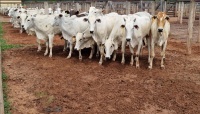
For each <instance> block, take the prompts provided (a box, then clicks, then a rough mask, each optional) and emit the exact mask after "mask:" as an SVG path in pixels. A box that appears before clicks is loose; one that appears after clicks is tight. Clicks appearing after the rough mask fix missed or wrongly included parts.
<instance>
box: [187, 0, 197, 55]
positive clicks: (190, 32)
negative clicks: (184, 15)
mask: <svg viewBox="0 0 200 114" xmlns="http://www.w3.org/2000/svg"><path fill="white" fill-rule="evenodd" d="M194 8H195V1H194V0H191V1H190V11H189V12H190V15H189V20H188V34H189V37H188V38H187V52H188V54H191V39H192V34H193V22H194V21H193V20H194V19H193V18H194Z"/></svg>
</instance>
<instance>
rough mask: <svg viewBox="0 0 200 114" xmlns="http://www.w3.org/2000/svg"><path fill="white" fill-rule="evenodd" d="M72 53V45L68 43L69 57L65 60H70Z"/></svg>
mask: <svg viewBox="0 0 200 114" xmlns="http://www.w3.org/2000/svg"><path fill="white" fill-rule="evenodd" d="M72 52H73V43H72V42H70V46H69V55H68V56H67V59H69V58H71V56H72Z"/></svg>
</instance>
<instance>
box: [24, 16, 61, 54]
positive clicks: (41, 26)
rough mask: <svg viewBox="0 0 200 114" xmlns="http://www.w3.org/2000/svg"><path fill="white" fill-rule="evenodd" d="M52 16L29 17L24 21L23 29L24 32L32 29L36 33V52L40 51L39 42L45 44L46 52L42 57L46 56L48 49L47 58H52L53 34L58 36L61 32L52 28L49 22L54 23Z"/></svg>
mask: <svg viewBox="0 0 200 114" xmlns="http://www.w3.org/2000/svg"><path fill="white" fill-rule="evenodd" d="M54 18H55V16H54V15H36V16H30V17H28V18H27V19H26V22H25V25H24V28H25V30H28V29H31V28H33V29H34V30H35V33H36V37H37V43H38V50H37V51H41V45H40V40H44V41H45V42H46V50H45V53H44V55H45V56H46V55H47V54H48V47H49V49H50V53H49V57H52V48H53V39H54V35H55V34H59V33H60V32H61V31H60V29H59V27H57V26H55V27H54V26H52V24H51V22H52V21H54Z"/></svg>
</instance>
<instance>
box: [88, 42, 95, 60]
mask: <svg viewBox="0 0 200 114" xmlns="http://www.w3.org/2000/svg"><path fill="white" fill-rule="evenodd" d="M94 49H95V48H94V45H92V46H91V51H90V56H89V59H92V57H93V54H94Z"/></svg>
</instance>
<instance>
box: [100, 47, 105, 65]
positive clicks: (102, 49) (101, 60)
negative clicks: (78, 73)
mask: <svg viewBox="0 0 200 114" xmlns="http://www.w3.org/2000/svg"><path fill="white" fill-rule="evenodd" d="M99 50H100V54H101V57H100V60H99V64H100V65H102V63H103V58H104V46H100V47H99Z"/></svg>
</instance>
